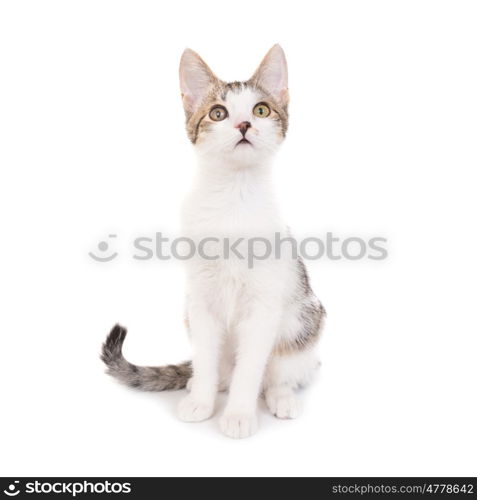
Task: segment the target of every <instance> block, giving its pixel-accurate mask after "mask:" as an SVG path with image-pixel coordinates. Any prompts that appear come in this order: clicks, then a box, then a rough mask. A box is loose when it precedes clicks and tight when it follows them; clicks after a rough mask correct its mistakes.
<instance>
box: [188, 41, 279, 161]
mask: <svg viewBox="0 0 477 500" xmlns="http://www.w3.org/2000/svg"><path fill="white" fill-rule="evenodd" d="M179 77H180V85H181V92H182V101H183V105H184V110H185V113H186V128H187V134H188V136H189V139H190V140H191V142H192V143H193V144H194V145H195V147H196V149H197V151H198V153H199V155H201V156H205V157H207V156H210V157H214V158H219V159H223V160H228V161H230V162H232V163H237V164H242V163H243V164H253V163H257V162H261V161H263V160H265V159H267V157H269V156H271V155H273V153H274V152H275V151H276V150H277V148H278V146H279V145H280V144H281V142H282V141H283V139H284V137H285V133H286V131H287V125H288V111H287V106H288V74H287V63H286V59H285V53H284V52H283V49H282V48H281V47H280V46H279V45H274V46H273V47H272V48H271V49H270V51H269V52H268V53H267V55H266V56H265V57H264V59H263V61H262V62H261V64H260V66H259V67H258V69H257V71H255V73H254V75H253V76H252V78H250V80H247V81H245V82H232V83H226V82H224V81H222V80H220V79H219V78H217V77H216V76H215V74H214V73H213V72H212V71H211V70H210V68H209V67H208V66H207V64H206V63H205V62H204V61H203V60H202V58H201V57H200V56H199V55H198V54H197V53H196V52H194V51H193V50H190V49H186V50H185V51H184V53H183V54H182V58H181V63H180V70H179Z"/></svg>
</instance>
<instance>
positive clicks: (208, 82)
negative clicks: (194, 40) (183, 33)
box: [179, 49, 218, 113]
mask: <svg viewBox="0 0 477 500" xmlns="http://www.w3.org/2000/svg"><path fill="white" fill-rule="evenodd" d="M179 79H180V84H181V93H182V103H183V104H184V109H185V111H186V112H187V113H194V112H195V111H196V110H197V108H198V107H199V106H200V104H201V102H202V101H203V100H204V97H205V96H206V95H207V94H208V92H209V89H210V87H211V86H212V85H214V84H215V83H216V82H217V81H218V78H217V77H216V76H215V75H214V73H212V70H211V69H210V68H209V67H208V66H207V64H205V62H204V61H203V60H202V58H201V57H200V56H199V54H197V52H194V51H193V50H191V49H185V50H184V52H183V54H182V57H181V63H180V66H179Z"/></svg>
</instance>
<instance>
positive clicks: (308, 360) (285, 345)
mask: <svg viewBox="0 0 477 500" xmlns="http://www.w3.org/2000/svg"><path fill="white" fill-rule="evenodd" d="M179 76H180V88H181V94H182V102H183V106H184V110H185V115H186V129H187V134H188V136H189V139H190V141H191V142H192V144H193V145H194V148H195V150H196V153H197V157H198V170H197V174H196V179H195V184H194V187H193V189H192V191H191V193H190V194H189V195H188V197H187V199H186V200H185V203H184V206H183V213H182V224H183V234H185V235H187V236H188V237H190V238H191V239H192V240H193V241H194V242H200V241H203V242H206V243H207V245H205V244H204V246H203V248H204V254H205V248H206V246H207V255H202V256H194V257H193V258H191V259H189V260H187V261H186V276H187V300H186V325H187V327H188V329H189V333H190V338H191V342H192V347H193V356H192V358H193V359H192V361H191V362H186V363H182V364H179V365H170V366H163V367H139V366H135V365H133V364H131V363H129V362H128V361H126V360H125V358H124V357H123V355H122V344H123V342H124V339H125V336H126V329H124V328H123V327H121V326H119V325H116V326H115V327H114V328H113V329H112V331H111V332H110V334H109V336H108V338H107V340H106V342H105V343H104V345H103V351H102V360H103V361H104V362H105V364H106V365H107V367H108V373H110V374H111V375H113V376H114V377H116V378H117V379H119V380H120V381H121V382H123V383H125V384H127V385H129V386H131V387H136V388H139V389H142V390H146V391H162V390H169V389H182V388H184V387H187V388H188V390H189V391H190V392H189V394H188V395H186V396H185V397H184V398H183V399H182V401H181V402H180V404H179V409H178V414H179V418H180V419H181V420H183V421H185V422H199V421H202V420H206V419H208V418H210V417H211V416H212V415H213V413H214V406H215V400H216V396H217V392H218V391H221V390H228V391H229V395H228V402H227V404H226V407H225V410H224V412H223V414H222V416H221V417H220V421H219V423H220V428H221V430H222V432H223V433H224V434H226V435H227V436H229V437H232V438H245V437H248V436H250V435H252V434H254V433H255V431H256V430H257V402H258V398H259V397H260V395H263V396H264V398H265V401H266V404H267V406H268V408H269V409H270V411H271V412H272V413H273V414H274V415H275V416H277V417H278V418H283V419H287V418H295V417H297V416H298V414H299V412H300V409H299V404H298V401H297V398H296V395H295V389H297V388H298V387H300V386H303V385H305V384H306V383H307V382H308V381H309V380H310V378H311V376H312V374H313V372H314V370H315V368H316V367H317V360H316V357H315V354H314V347H315V345H316V342H317V340H318V338H319V336H320V332H321V331H322V329H323V325H324V320H325V316H326V313H325V310H324V308H323V306H322V305H321V303H320V302H319V301H318V299H317V298H316V297H315V295H314V294H313V292H312V290H311V287H310V283H309V279H308V275H307V272H306V269H305V266H304V263H303V261H302V260H301V259H300V258H295V256H293V255H292V252H291V251H290V250H289V251H287V250H285V251H284V252H282V254H281V256H280V258H275V257H269V258H263V259H258V260H257V261H256V262H254V265H253V267H251V266H250V265H248V264H249V262H247V261H245V260H243V259H240V258H239V257H237V256H236V255H235V254H233V255H228V256H225V255H224V254H223V253H220V245H219V243H218V242H219V241H222V240H223V239H224V238H231V239H233V238H238V237H239V238H245V239H247V238H256V239H259V240H260V241H261V242H266V241H269V242H271V241H272V240H273V236H272V235H275V234H284V235H288V234H289V233H288V229H287V226H286V225H285V224H284V222H283V220H282V217H281V215H280V212H279V209H278V207H277V203H276V200H275V197H274V193H273V188H272V184H271V178H270V177H271V167H272V160H273V157H274V155H275V153H276V151H277V150H278V149H279V146H280V144H281V143H282V142H283V140H284V138H285V135H286V132H287V127H288V101H289V96H288V75H287V62H286V58H285V53H284V51H283V49H282V48H281V47H280V46H279V45H274V46H273V47H272V48H271V49H270V51H269V52H268V53H267V54H266V56H265V58H264V59H263V60H262V62H261V64H260V65H259V67H258V69H257V70H256V72H255V73H254V75H253V76H252V78H250V79H249V80H248V81H245V82H232V83H226V82H224V81H222V80H220V79H219V78H217V76H215V74H214V73H213V72H212V71H211V70H210V68H209V67H208V66H207V64H206V63H205V62H204V61H203V60H202V58H201V57H200V56H199V55H198V54H197V53H196V52H194V51H192V50H190V49H186V50H185V51H184V53H183V55H182V58H181V62H180V70H179ZM273 241H275V240H273ZM240 243H242V247H241V248H242V250H243V249H244V245H243V242H240ZM270 245H272V243H270ZM260 255H262V254H260Z"/></svg>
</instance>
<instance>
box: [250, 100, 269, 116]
mask: <svg viewBox="0 0 477 500" xmlns="http://www.w3.org/2000/svg"><path fill="white" fill-rule="evenodd" d="M253 114H254V115H255V116H258V117H259V118H266V117H267V116H268V115H269V114H270V108H269V107H268V106H267V105H266V104H265V103H264V102H259V103H258V104H256V105H255V107H254V108H253Z"/></svg>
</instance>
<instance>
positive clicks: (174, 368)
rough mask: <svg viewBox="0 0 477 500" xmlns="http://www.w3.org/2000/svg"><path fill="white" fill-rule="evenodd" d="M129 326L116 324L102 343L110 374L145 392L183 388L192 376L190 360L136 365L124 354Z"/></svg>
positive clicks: (103, 354) (105, 361)
mask: <svg viewBox="0 0 477 500" xmlns="http://www.w3.org/2000/svg"><path fill="white" fill-rule="evenodd" d="M126 334H127V330H126V328H124V327H122V326H120V325H116V326H114V328H113V329H112V330H111V332H110V333H109V335H108V337H107V338H106V341H105V343H104V344H103V349H102V352H101V359H102V360H103V361H104V363H105V364H106V366H107V367H108V370H107V373H108V374H109V375H111V376H113V377H114V378H116V379H118V380H119V381H120V382H121V383H123V384H125V385H128V386H129V387H134V388H136V389H140V390H142V391H169V390H177V389H183V388H184V387H185V386H186V385H187V381H188V380H189V379H190V378H191V376H192V364H191V362H190V361H186V362H185V363H181V364H179V365H167V366H136V365H133V364H132V363H129V361H127V360H126V359H125V358H124V356H123V353H122V346H123V343H124V339H125V338H126Z"/></svg>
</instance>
